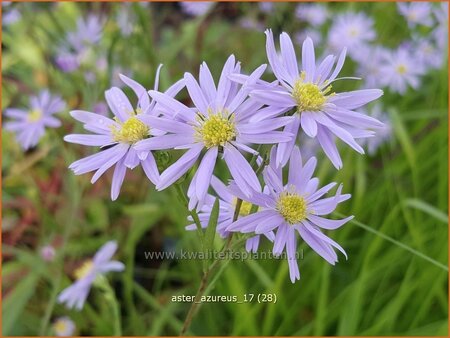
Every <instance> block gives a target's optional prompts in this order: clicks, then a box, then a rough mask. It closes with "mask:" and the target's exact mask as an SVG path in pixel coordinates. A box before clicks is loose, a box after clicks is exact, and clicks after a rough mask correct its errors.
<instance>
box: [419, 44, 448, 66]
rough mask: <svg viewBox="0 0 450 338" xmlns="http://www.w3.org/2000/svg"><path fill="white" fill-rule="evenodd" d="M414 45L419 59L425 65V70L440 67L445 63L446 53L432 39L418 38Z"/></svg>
mask: <svg viewBox="0 0 450 338" xmlns="http://www.w3.org/2000/svg"><path fill="white" fill-rule="evenodd" d="M413 46H414V47H413V50H414V52H415V54H416V56H417V60H418V61H419V62H420V63H421V64H422V65H423V68H424V71H426V70H427V69H439V68H441V67H442V66H443V65H444V62H445V57H446V53H445V51H441V50H439V49H438V48H437V46H435V45H434V43H433V41H432V40H430V39H425V38H418V39H417V40H416V41H414V43H413Z"/></svg>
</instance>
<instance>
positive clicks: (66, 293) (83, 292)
mask: <svg viewBox="0 0 450 338" xmlns="http://www.w3.org/2000/svg"><path fill="white" fill-rule="evenodd" d="M116 250H117V243H116V242H115V241H110V242H107V243H106V244H104V245H103V246H102V247H101V248H100V249H99V250H98V251H97V253H96V254H95V256H94V258H93V259H92V260H88V261H86V262H85V263H84V264H83V265H82V266H81V267H80V268H79V269H77V270H76V271H75V277H76V278H77V280H76V281H75V282H74V283H73V284H72V285H71V286H69V287H68V288H66V289H64V290H63V291H62V292H61V293H60V294H59V296H58V303H61V304H66V306H67V308H69V309H71V308H75V309H77V310H81V309H82V308H83V305H84V303H85V301H86V298H87V296H88V294H89V291H90V290H91V287H92V284H93V283H94V281H95V280H96V278H97V277H99V276H100V275H103V274H105V273H107V272H110V271H122V270H124V269H125V266H124V265H123V264H122V263H121V262H118V261H112V260H111V258H112V256H113V255H114V253H115V252H116Z"/></svg>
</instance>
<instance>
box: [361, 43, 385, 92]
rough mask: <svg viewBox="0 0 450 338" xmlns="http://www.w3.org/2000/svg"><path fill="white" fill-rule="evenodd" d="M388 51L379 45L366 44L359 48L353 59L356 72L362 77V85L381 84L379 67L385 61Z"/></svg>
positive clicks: (371, 86)
mask: <svg viewBox="0 0 450 338" xmlns="http://www.w3.org/2000/svg"><path fill="white" fill-rule="evenodd" d="M388 55H389V51H388V50H387V49H386V48H384V47H383V46H380V45H375V46H373V45H366V46H364V47H362V48H361V50H360V52H359V53H358V57H356V58H355V61H356V62H357V63H358V67H357V69H356V74H357V75H358V76H359V77H361V78H364V82H363V87H364V88H373V87H380V86H382V85H383V84H382V75H381V67H382V65H383V64H384V63H385V62H386V60H387V58H388Z"/></svg>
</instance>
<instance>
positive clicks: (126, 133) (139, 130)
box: [111, 116, 150, 144]
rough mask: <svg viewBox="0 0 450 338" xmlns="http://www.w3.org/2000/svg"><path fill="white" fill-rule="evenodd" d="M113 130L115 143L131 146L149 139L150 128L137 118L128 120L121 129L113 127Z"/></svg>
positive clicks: (133, 117)
mask: <svg viewBox="0 0 450 338" xmlns="http://www.w3.org/2000/svg"><path fill="white" fill-rule="evenodd" d="M116 121H117V119H116ZM117 122H118V121H117ZM111 129H112V130H111V131H112V134H113V138H114V141H116V142H122V143H130V144H134V143H136V142H138V141H140V140H143V139H145V138H147V137H148V133H149V131H150V128H149V127H148V126H147V125H146V124H145V123H143V122H142V121H140V120H139V119H138V118H137V117H136V116H132V117H130V118H129V119H128V120H126V121H125V122H124V123H123V124H122V125H121V127H120V129H119V128H117V127H116V126H112V127H111Z"/></svg>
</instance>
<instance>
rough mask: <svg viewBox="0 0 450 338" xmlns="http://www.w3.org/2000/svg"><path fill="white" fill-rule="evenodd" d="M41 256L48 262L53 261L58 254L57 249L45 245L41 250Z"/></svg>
mask: <svg viewBox="0 0 450 338" xmlns="http://www.w3.org/2000/svg"><path fill="white" fill-rule="evenodd" d="M40 254H41V257H42V259H43V260H44V261H46V262H53V260H54V259H55V256H56V250H55V248H54V247H53V246H51V245H46V246H43V247H42V248H41V250H40Z"/></svg>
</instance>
